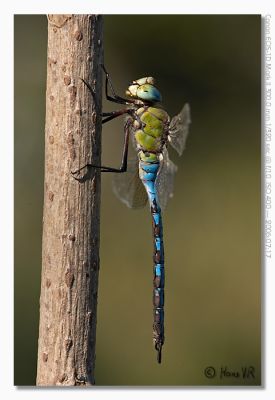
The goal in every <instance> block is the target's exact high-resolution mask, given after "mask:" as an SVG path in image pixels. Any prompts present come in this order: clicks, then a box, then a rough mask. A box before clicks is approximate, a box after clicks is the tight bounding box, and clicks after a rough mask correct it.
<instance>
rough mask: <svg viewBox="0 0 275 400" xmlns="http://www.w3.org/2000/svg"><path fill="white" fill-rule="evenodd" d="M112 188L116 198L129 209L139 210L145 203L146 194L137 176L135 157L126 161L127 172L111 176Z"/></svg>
mask: <svg viewBox="0 0 275 400" xmlns="http://www.w3.org/2000/svg"><path fill="white" fill-rule="evenodd" d="M112 186H113V191H114V193H115V195H116V196H117V198H118V199H119V200H121V201H122V203H124V204H126V206H127V207H129V208H141V207H144V206H145V204H146V203H147V193H146V191H145V188H144V186H143V184H142V182H141V180H140V178H139V174H138V159H137V157H136V158H135V159H132V160H129V161H128V166H127V172H124V173H123V174H114V175H113V181H112Z"/></svg>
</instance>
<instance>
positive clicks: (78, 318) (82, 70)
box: [37, 15, 103, 386]
mask: <svg viewBox="0 0 275 400" xmlns="http://www.w3.org/2000/svg"><path fill="white" fill-rule="evenodd" d="M102 23H103V21H102V17H101V16H95V15H49V16H48V71H47V93H46V97H47V99H46V129H45V130H46V135H45V187H44V215H43V254H42V282H41V297H40V326H39V343H38V368H37V385H41V386H52V385H66V386H69V385H84V386H85V385H87V386H88V385H92V384H94V368H95V339H96V307H97V290H98V272H99V211H100V172H98V171H95V170H93V171H91V173H90V176H89V179H86V180H84V181H82V182H78V181H76V180H75V179H74V178H73V177H72V175H71V171H73V170H76V169H78V168H79V167H81V166H82V165H85V164H86V163H87V162H90V163H92V164H97V165H99V164H100V157H101V140H100V137H101V116H100V113H101V78H102V73H101V67H100V64H101V63H102V55H103V44H102V29H103V27H102ZM80 77H81V78H84V79H85V80H87V81H89V83H90V84H91V86H92V87H93V88H94V92H95V97H94V99H93V97H92V96H91V95H90V93H89V91H88V90H87V88H86V86H85V85H84V84H83V82H82V81H81V80H80Z"/></svg>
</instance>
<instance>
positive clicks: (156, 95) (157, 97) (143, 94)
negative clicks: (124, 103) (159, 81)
mask: <svg viewBox="0 0 275 400" xmlns="http://www.w3.org/2000/svg"><path fill="white" fill-rule="evenodd" d="M126 95H127V96H129V97H131V98H133V99H138V100H144V101H149V102H152V103H158V102H160V101H161V100H162V99H161V94H160V92H159V90H158V89H157V88H156V87H155V80H154V78H152V77H151V76H149V77H146V78H140V79H137V80H136V81H133V82H131V83H130V86H129V87H128V89H127V90H126Z"/></svg>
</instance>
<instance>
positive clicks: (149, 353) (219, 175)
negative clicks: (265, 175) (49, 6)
mask: <svg viewBox="0 0 275 400" xmlns="http://www.w3.org/2000/svg"><path fill="white" fill-rule="evenodd" d="M104 26H105V28H104V46H105V64H106V67H107V68H108V70H109V72H110V73H111V75H112V78H113V81H114V84H115V88H116V90H117V92H118V93H120V94H124V91H125V89H126V87H127V85H128V82H130V81H131V80H133V79H137V78H140V77H142V76H148V75H149V76H150V75H152V76H154V77H155V78H156V79H157V83H158V87H159V89H160V91H161V93H162V96H163V99H164V106H165V107H166V109H167V111H168V112H169V114H170V115H174V114H176V113H177V112H179V110H180V109H181V107H182V105H183V103H184V102H186V101H188V102H189V103H190V105H191V112H192V125H191V131H190V136H189V138H188V141H187V148H186V150H185V152H184V154H183V156H182V157H181V158H178V157H177V155H176V154H175V153H174V152H173V151H172V150H171V151H170V155H171V158H172V160H173V161H174V162H175V163H176V164H177V165H178V167H179V169H178V173H177V175H176V180H175V196H174V198H173V199H172V200H171V201H170V204H169V205H168V207H167V210H166V212H165V214H164V217H163V218H164V235H165V237H164V239H165V254H166V271H167V272H166V297H165V301H166V304H165V311H166V317H165V319H166V330H165V333H166V342H165V346H164V349H163V364H161V365H158V364H157V362H156V354H155V350H154V349H153V345H152V339H151V338H152V332H151V330H152V329H151V327H152V238H151V219H150V213H149V210H148V209H147V208H146V209H144V210H139V211H132V210H129V209H127V208H126V207H125V206H124V205H123V204H122V203H120V202H119V201H118V200H117V199H116V198H115V197H114V195H113V194H112V190H111V176H110V175H108V174H105V175H104V174H103V176H102V207H101V250H100V253H101V271H100V287H99V301H98V326H97V352H96V360H97V362H96V383H97V385H136V386H138V385H157V386H158V385H192V386H193V385H259V384H260V383H261V380H260V376H261V342H260V328H261V303H260V295H261V293H260V289H261V269H260V262H261V254H260V237H261V229H260V214H261V213H260V164H261V160H260V155H261V154H260V153H261V57H260V54H261V18H260V16H256V15H247V16H245V15H242V16H241V15H239V16H238V15H227V16H225V15H224V16H222V15H175V16H172V15H171V16H132V15H125V16H111V15H110V16H105V20H104ZM46 50H47V19H46V17H45V16H38V15H33V16H27V15H25V16H22V15H21V16H15V64H14V71H15V325H14V327H15V348H14V365H15V380H14V382H15V384H16V385H34V384H35V377H36V357H37V339H38V322H39V292H40V273H41V232H42V207H43V169H44V154H43V152H44V123H45V121H44V119H45V87H46V82H45V80H46ZM114 106H116V105H113V104H112V103H108V104H107V103H106V102H105V103H104V111H110V110H112V109H114ZM122 141H123V121H122V120H117V121H113V122H111V123H109V124H108V126H104V129H103V154H102V159H103V161H104V164H105V165H106V164H107V165H113V166H118V165H119V163H120V157H121V152H122ZM208 366H213V367H214V368H215V369H216V373H217V374H216V376H215V377H214V378H212V379H209V378H207V377H206V376H205V374H204V369H205V368H206V367H208ZM249 366H253V367H254V368H255V378H254V379H253V378H252V377H251V378H250V379H243V378H242V377H240V378H236V377H229V376H227V377H223V378H220V376H219V374H220V368H221V367H227V369H228V371H235V372H236V371H239V372H241V368H242V367H249Z"/></svg>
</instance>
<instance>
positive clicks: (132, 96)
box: [72, 65, 191, 363]
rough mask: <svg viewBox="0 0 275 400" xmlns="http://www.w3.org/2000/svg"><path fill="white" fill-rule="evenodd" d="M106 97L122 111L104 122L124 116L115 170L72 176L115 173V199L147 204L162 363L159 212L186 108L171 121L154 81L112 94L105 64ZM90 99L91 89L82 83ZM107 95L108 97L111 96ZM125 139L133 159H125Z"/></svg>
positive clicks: (186, 121)
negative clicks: (118, 158)
mask: <svg viewBox="0 0 275 400" xmlns="http://www.w3.org/2000/svg"><path fill="white" fill-rule="evenodd" d="M102 68H103V71H104V73H105V95H106V98H107V100H109V101H111V102H114V103H117V104H123V105H125V106H126V107H125V108H122V109H119V110H115V111H112V112H105V113H102V123H103V124H104V123H106V122H109V121H111V120H113V119H114V118H117V117H119V116H122V115H126V119H125V124H124V145H123V152H122V161H121V166H120V167H119V168H113V167H108V166H103V165H100V166H98V165H93V164H86V165H84V166H83V167H82V168H80V169H78V170H77V171H74V172H72V174H73V176H74V177H76V179H77V176H78V175H79V174H80V172H81V171H82V170H83V169H84V168H97V169H99V170H100V171H101V172H113V173H114V176H113V190H114V193H115V195H116V196H117V197H118V198H119V199H120V200H121V201H122V202H123V203H124V204H125V205H126V206H128V207H129V208H140V207H144V206H145V205H146V203H147V201H148V202H149V206H150V211H151V215H152V228H153V230H152V231H153V244H154V250H153V344H154V347H155V349H156V351H157V361H158V363H161V360H162V347H163V344H164V244H163V225H162V211H163V210H164V209H165V207H166V205H167V202H168V200H169V199H170V198H171V197H172V196H173V186H174V176H175V173H176V171H177V166H176V165H175V164H174V163H173V162H172V161H171V160H170V158H169V154H168V149H167V147H168V145H171V146H172V147H173V148H174V149H175V150H176V151H177V153H178V154H179V155H180V156H181V155H182V153H183V150H184V149H185V144H186V139H187V136H188V131H189V125H190V123H191V117H190V107H189V104H188V103H186V104H185V105H184V106H183V108H182V110H181V111H180V113H179V114H178V115H176V116H174V117H173V118H170V117H169V115H168V113H167V112H166V111H165V110H164V108H163V107H162V106H161V102H162V96H161V93H160V91H159V89H158V88H157V87H156V81H155V79H154V78H153V77H144V78H140V79H137V80H134V81H132V82H131V83H130V85H129V87H128V88H127V90H126V96H127V97H126V98H124V97H121V96H119V95H117V94H116V92H115V90H114V86H113V83H112V80H111V77H110V74H109V73H108V72H107V70H106V68H105V66H104V65H102ZM82 81H83V83H84V84H85V85H86V86H87V88H88V89H89V91H90V92H91V94H92V96H94V92H93V89H92V87H91V86H90V84H89V83H88V82H87V81H85V80H84V79H82ZM109 92H110V93H109ZM129 140H132V143H133V147H134V150H135V154H136V156H135V157H134V158H133V159H128V149H129Z"/></svg>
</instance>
